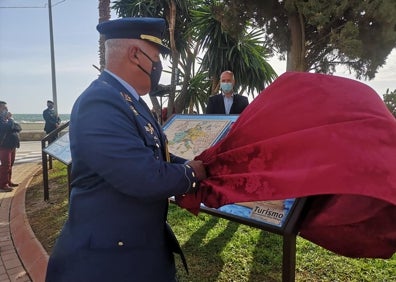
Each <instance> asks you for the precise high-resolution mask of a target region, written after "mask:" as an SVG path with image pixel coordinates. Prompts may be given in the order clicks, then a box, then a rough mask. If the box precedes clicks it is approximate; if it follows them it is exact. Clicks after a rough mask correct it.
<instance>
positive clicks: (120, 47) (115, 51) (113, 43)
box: [105, 38, 142, 62]
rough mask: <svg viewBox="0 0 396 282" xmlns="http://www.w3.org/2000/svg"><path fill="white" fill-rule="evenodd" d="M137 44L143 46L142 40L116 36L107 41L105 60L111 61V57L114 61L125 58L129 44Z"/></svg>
mask: <svg viewBox="0 0 396 282" xmlns="http://www.w3.org/2000/svg"><path fill="white" fill-rule="evenodd" d="M131 45H136V46H137V47H139V48H141V47H142V42H141V40H136V39H125V38H114V39H108V40H106V41H105V61H106V62H109V60H110V59H111V60H112V61H113V62H114V61H120V60H123V59H124V58H123V56H124V55H125V52H126V50H127V49H128V47H129V46H131Z"/></svg>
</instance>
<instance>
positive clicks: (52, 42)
mask: <svg viewBox="0 0 396 282" xmlns="http://www.w3.org/2000/svg"><path fill="white" fill-rule="evenodd" d="M48 18H49V31H50V46H51V74H52V99H53V102H54V108H55V112H56V113H58V99H57V95H56V76H55V51H54V32H53V28H52V3H51V0H48Z"/></svg>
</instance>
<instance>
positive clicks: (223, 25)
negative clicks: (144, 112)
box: [113, 0, 276, 115]
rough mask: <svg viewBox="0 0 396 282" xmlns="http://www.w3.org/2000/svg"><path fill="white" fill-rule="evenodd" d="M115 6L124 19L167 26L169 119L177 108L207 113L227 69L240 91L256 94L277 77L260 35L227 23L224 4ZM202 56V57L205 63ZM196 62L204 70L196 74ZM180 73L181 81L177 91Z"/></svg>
mask: <svg viewBox="0 0 396 282" xmlns="http://www.w3.org/2000/svg"><path fill="white" fill-rule="evenodd" d="M113 3H114V6H113V8H114V9H115V10H116V11H117V13H118V14H119V16H121V17H126V16H149V17H163V18H165V19H166V21H167V24H168V28H169V33H168V37H167V40H168V41H169V45H170V48H171V57H170V61H171V64H172V76H171V77H172V78H171V87H170V92H169V99H168V111H167V113H168V115H171V114H172V112H173V109H174V108H175V109H176V113H181V112H192V111H193V110H194V109H196V110H197V111H198V112H199V111H200V109H204V108H205V106H206V101H207V98H208V96H209V95H210V94H211V93H213V92H214V91H215V90H216V89H217V88H218V79H219V78H218V77H219V76H220V73H221V72H222V71H224V70H227V69H230V70H233V71H234V73H235V77H236V81H237V83H238V84H239V85H241V86H242V87H241V89H242V91H243V90H247V91H248V92H249V93H252V94H253V93H254V92H259V91H261V90H262V89H263V88H264V87H265V85H266V84H267V83H270V82H271V81H272V80H273V79H274V78H275V77H276V73H275V71H274V70H273V69H272V67H271V66H270V65H269V64H268V63H267V62H266V61H265V58H266V56H267V51H266V48H265V47H264V44H263V43H262V42H261V41H260V39H259V36H260V33H259V32H258V31H256V30H254V29H252V28H251V26H250V25H249V23H248V22H245V23H236V24H234V25H233V24H229V23H227V22H225V20H224V19H225V18H226V17H224V16H223V13H226V12H228V11H227V9H226V6H225V5H224V4H223V1H216V0H160V1H154V0H146V1H144V0H119V1H114V2H113ZM248 28H250V32H248ZM199 54H204V55H203V58H202V60H201V58H200V56H199ZM198 63H200V67H198V69H197V70H196V68H195V65H196V64H198ZM176 73H178V74H179V75H180V76H181V77H182V79H183V83H182V84H181V86H180V87H178V88H177V85H176ZM204 75H206V77H204ZM199 84H201V85H199ZM179 88H180V89H179ZM253 95H254V94H253ZM152 102H153V105H154V106H155V105H158V104H159V103H158V101H157V99H156V98H154V97H152Z"/></svg>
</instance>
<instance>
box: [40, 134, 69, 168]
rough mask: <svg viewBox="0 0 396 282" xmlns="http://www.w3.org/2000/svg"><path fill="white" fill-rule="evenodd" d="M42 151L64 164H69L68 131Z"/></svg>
mask: <svg viewBox="0 0 396 282" xmlns="http://www.w3.org/2000/svg"><path fill="white" fill-rule="evenodd" d="M43 151H44V152H46V153H47V154H48V155H50V156H52V157H54V158H55V159H57V160H59V161H61V162H62V163H64V164H66V165H69V164H71V162H72V158H71V153H70V141H69V132H66V133H65V134H64V135H62V136H61V137H59V138H58V139H56V140H55V141H54V142H52V143H51V144H49V145H48V146H47V147H46V148H45V149H44V150H43Z"/></svg>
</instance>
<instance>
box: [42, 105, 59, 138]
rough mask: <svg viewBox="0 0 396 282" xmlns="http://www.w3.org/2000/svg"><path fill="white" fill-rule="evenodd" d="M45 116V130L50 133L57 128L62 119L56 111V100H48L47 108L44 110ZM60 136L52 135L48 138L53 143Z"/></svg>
mask: <svg viewBox="0 0 396 282" xmlns="http://www.w3.org/2000/svg"><path fill="white" fill-rule="evenodd" d="M43 118H44V121H45V125H44V131H45V133H47V134H49V133H51V132H52V131H54V130H55V129H57V128H58V127H59V125H60V123H61V119H60V117H59V116H58V114H57V113H56V112H55V109H54V102H52V101H50V100H48V101H47V108H46V109H45V110H44V111H43ZM56 138H58V136H57V135H56V136H54V137H52V138H51V139H50V140H48V143H52V142H53V141H55V139H56Z"/></svg>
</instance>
